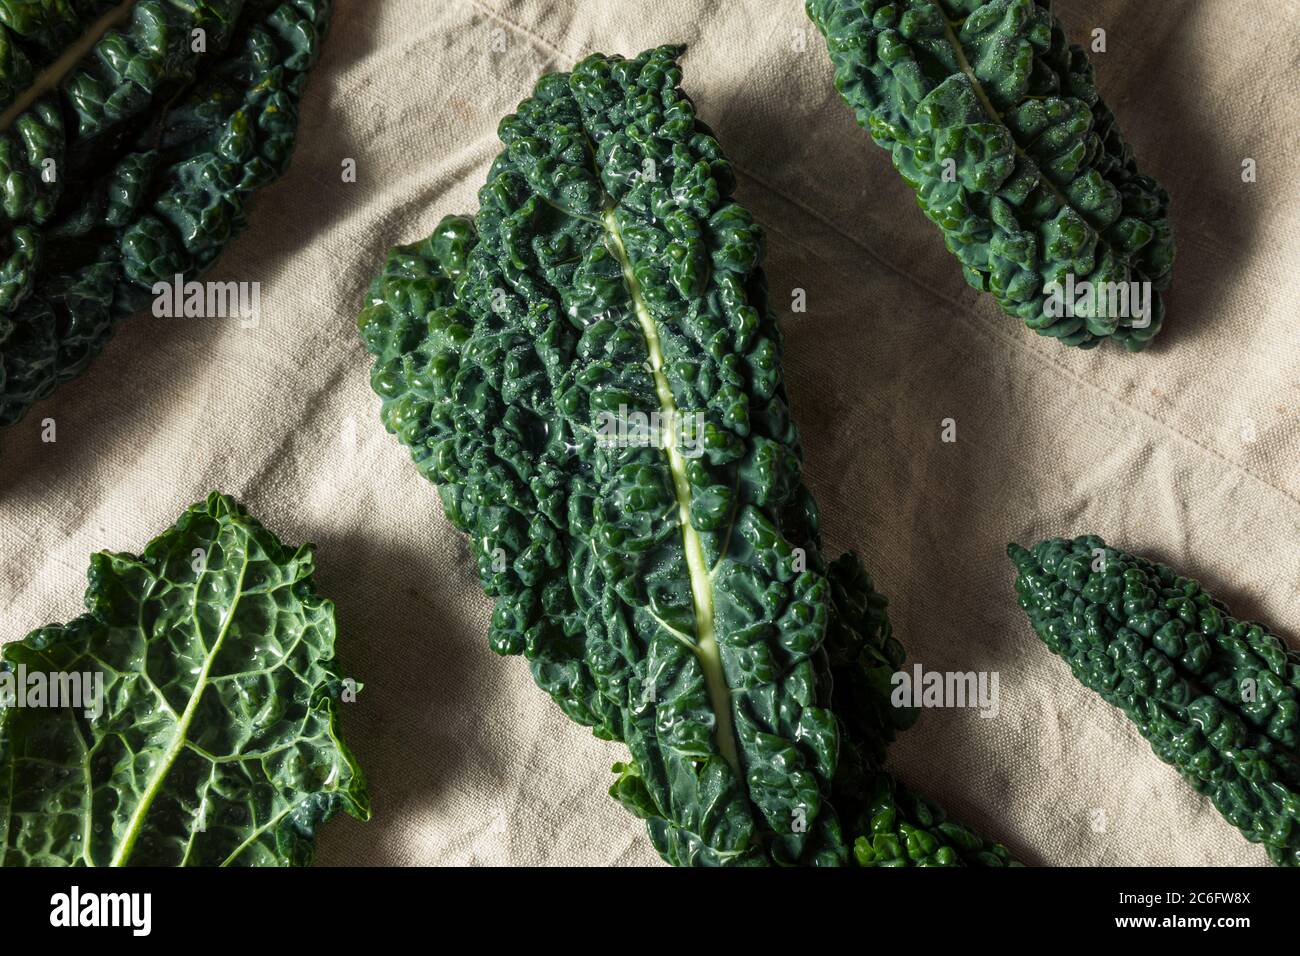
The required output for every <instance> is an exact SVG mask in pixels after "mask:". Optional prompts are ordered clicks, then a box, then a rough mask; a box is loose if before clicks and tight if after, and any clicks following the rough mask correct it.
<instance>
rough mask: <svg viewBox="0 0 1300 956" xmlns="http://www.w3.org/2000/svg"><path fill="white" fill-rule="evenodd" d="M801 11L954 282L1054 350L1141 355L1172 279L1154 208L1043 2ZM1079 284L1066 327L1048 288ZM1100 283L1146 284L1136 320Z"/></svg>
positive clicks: (1149, 184)
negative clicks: (1054, 343)
mask: <svg viewBox="0 0 1300 956" xmlns="http://www.w3.org/2000/svg"><path fill="white" fill-rule="evenodd" d="M807 11H808V16H809V17H810V18H811V19H812V21H813V22H814V23H815V24H816V25H817V28H818V29H819V30H820V31H821V32H822V34H823V35H824V36H825V37H826V45H827V47H828V49H829V51H830V57H831V62H832V63H833V64H834V65H835V86H836V88H837V89H838V90H839V91H840V94H841V95H842V96H843V97H844V100H845V102H847V103H848V104H849V106H851V107H852V108H853V111H854V113H855V115H856V116H857V119H858V122H859V124H861V125H862V126H864V127H865V128H866V129H867V130H868V131H869V132H870V133H871V137H872V139H874V140H875V142H876V143H877V144H878V145H880V146H883V147H884V148H886V149H888V150H889V151H890V155H891V156H892V157H893V162H894V168H895V169H897V170H898V172H899V173H900V174H901V175H902V176H903V178H904V179H905V180H906V181H907V184H908V185H909V186H911V187H912V188H913V189H914V190H916V198H917V202H918V203H919V204H920V206H921V209H922V210H924V212H925V214H926V216H928V217H929V218H930V219H931V220H932V221H933V222H934V223H935V224H936V225H937V226H938V227H939V228H940V229H941V230H942V231H943V235H944V241H945V243H946V244H947V246H948V249H949V251H950V252H952V253H953V255H955V256H956V257H957V258H958V260H959V261H960V262H961V264H962V268H963V272H964V274H965V276H966V280H967V282H969V283H970V284H971V285H972V286H974V287H975V288H976V289H979V290H981V291H984V292H989V293H992V295H993V296H994V297H995V298H996V299H997V301H998V303H999V304H1000V305H1001V306H1002V308H1003V309H1004V310H1005V311H1006V312H1007V313H1009V314H1010V315H1014V316H1017V317H1019V318H1021V319H1023V320H1024V323H1025V325H1027V326H1028V327H1029V328H1031V329H1033V330H1034V331H1036V332H1037V333H1038V334H1040V335H1047V336H1052V337H1054V338H1057V339H1060V341H1062V342H1064V343H1065V344H1067V345H1074V346H1079V347H1081V348H1092V347H1094V346H1096V345H1097V344H1099V343H1100V342H1101V341H1102V340H1103V339H1107V338H1109V339H1114V340H1115V341H1117V342H1120V343H1122V344H1123V345H1124V347H1125V348H1127V349H1128V350H1129V351H1134V352H1136V351H1140V350H1141V349H1143V348H1145V347H1146V344H1147V342H1148V341H1150V339H1151V338H1152V336H1154V335H1155V334H1156V333H1157V332H1159V331H1160V327H1161V325H1162V323H1163V321H1164V314H1165V307H1164V302H1163V299H1162V298H1161V296H1160V294H1159V293H1160V292H1161V291H1163V290H1164V289H1166V288H1168V286H1169V281H1170V273H1171V271H1172V268H1173V260H1174V241H1173V230H1172V228H1171V225H1170V222H1169V196H1168V194H1167V193H1166V192H1165V191H1164V189H1162V188H1161V187H1160V185H1159V184H1158V183H1157V182H1156V181H1155V180H1153V179H1151V178H1149V177H1147V176H1143V175H1141V174H1140V173H1138V171H1137V166H1136V164H1135V163H1134V160H1133V154H1132V151H1131V150H1130V149H1129V147H1128V145H1127V143H1125V141H1124V139H1123V137H1122V136H1121V135H1120V131H1119V127H1118V125H1117V124H1116V122H1115V117H1114V115H1113V114H1112V113H1111V111H1110V109H1109V108H1108V107H1107V106H1106V104H1105V103H1104V102H1102V100H1101V97H1100V95H1099V94H1098V92H1097V84H1096V80H1095V78H1094V75H1093V69H1092V65H1091V64H1090V63H1089V62H1088V57H1087V54H1086V53H1085V52H1084V51H1083V50H1082V49H1081V48H1080V47H1078V46H1074V45H1071V44H1069V43H1068V42H1067V41H1066V38H1065V33H1064V31H1063V30H1062V28H1061V24H1060V22H1059V21H1058V20H1057V19H1056V17H1054V16H1053V15H1052V13H1051V10H1050V3H1049V0H989V2H982V0H807ZM1071 276H1072V277H1073V280H1074V285H1073V286H1071V285H1069V284H1068V279H1069V277H1071ZM1084 282H1088V283H1091V284H1092V289H1093V292H1092V293H1091V294H1086V295H1081V296H1080V297H1079V298H1078V299H1077V300H1073V299H1072V304H1073V306H1074V307H1075V308H1074V314H1073V315H1070V314H1062V313H1063V312H1064V310H1063V309H1060V308H1056V307H1054V305H1053V304H1052V303H1050V302H1049V299H1050V298H1051V296H1050V292H1051V284H1053V283H1056V284H1058V285H1059V287H1060V288H1061V289H1062V290H1064V291H1066V292H1068V291H1069V290H1071V289H1076V290H1077V289H1080V288H1081V284H1082V283H1084ZM1103 282H1104V283H1129V282H1139V283H1141V282H1149V283H1150V284H1151V285H1150V287H1149V288H1150V290H1151V301H1150V311H1149V314H1147V315H1145V316H1139V315H1136V314H1134V313H1135V312H1136V311H1137V310H1135V309H1134V307H1133V306H1132V304H1130V305H1129V307H1128V308H1127V309H1126V308H1124V307H1123V306H1122V304H1121V300H1118V299H1116V300H1114V301H1112V300H1111V299H1110V298H1108V297H1107V296H1104V295H1099V294H1097V293H1098V292H1099V291H1102V290H1104V287H1102V289H1101V290H1099V289H1098V284H1100V283H1103ZM1085 291H1086V289H1085ZM1117 305H1118V306H1120V307H1118V308H1117V307H1116V306H1117ZM1125 313H1127V314H1125Z"/></svg>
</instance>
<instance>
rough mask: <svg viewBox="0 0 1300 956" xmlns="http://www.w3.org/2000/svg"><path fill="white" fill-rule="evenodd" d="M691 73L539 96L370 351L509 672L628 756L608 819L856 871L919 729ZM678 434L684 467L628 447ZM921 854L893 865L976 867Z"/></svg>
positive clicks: (672, 449)
mask: <svg viewBox="0 0 1300 956" xmlns="http://www.w3.org/2000/svg"><path fill="white" fill-rule="evenodd" d="M679 53H680V50H679V49H678V48H676V47H660V48H658V49H654V50H650V51H647V52H646V53H643V54H642V55H641V56H638V57H636V58H635V59H630V60H627V59H623V58H622V57H607V56H602V55H593V56H591V57H588V58H587V59H585V60H583V61H582V62H581V63H579V64H578V65H577V66H576V67H575V68H574V70H573V72H572V73H559V74H552V75H549V76H545V77H543V78H542V79H541V80H540V81H539V82H538V84H537V86H536V88H535V90H534V92H533V95H532V97H531V98H529V99H527V100H525V101H524V102H522V103H521V104H520V105H519V107H518V109H517V110H516V112H515V113H514V114H512V115H510V116H507V117H506V118H505V119H504V120H502V122H501V124H500V130H499V131H500V136H501V139H502V142H503V143H504V144H505V150H504V151H503V152H502V153H501V155H500V156H499V157H498V158H497V160H496V162H495V163H494V165H493V167H492V170H491V172H490V174H489V178H488V183H487V185H486V186H484V187H483V189H482V190H480V192H479V203H480V211H479V213H478V215H477V217H475V219H474V220H473V221H471V220H469V219H466V218H461V217H448V218H447V219H445V220H443V222H442V223H441V224H440V225H439V227H438V229H437V230H436V231H435V233H434V234H433V235H432V236H431V237H430V238H429V239H428V240H426V241H424V242H422V243H417V244H415V245H412V246H405V247H400V248H397V249H394V250H393V251H392V252H391V253H390V255H389V258H388V262H387V264H386V266H385V269H384V273H383V275H381V276H380V277H379V278H378V279H376V280H375V282H374V284H373V285H372V287H371V292H370V298H369V305H368V306H367V308H366V309H365V311H364V312H363V314H362V315H361V317H360V320H359V324H360V329H361V334H362V336H363V338H364V339H365V342H366V344H367V347H368V348H369V349H370V350H371V351H372V352H373V353H374V354H375V356H376V362H375V366H374V369H373V372H372V376H371V381H372V384H373V386H374V388H375V390H376V392H378V393H379V395H380V396H381V398H382V399H383V411H382V415H383V420H384V422H385V424H386V426H387V427H388V428H389V429H390V430H391V431H393V432H395V433H396V434H397V435H398V436H399V437H400V438H401V440H402V441H403V442H404V443H405V444H406V445H407V446H408V447H409V449H410V451H411V455H412V457H413V458H414V460H415V462H416V464H417V466H418V467H419V469H420V470H421V472H422V473H423V474H424V475H425V476H426V477H427V478H429V479H430V480H431V481H433V482H435V483H436V484H437V485H438V487H439V492H440V494H441V497H442V501H443V504H444V507H445V510H446V512H447V515H448V516H449V518H450V519H451V521H452V522H453V523H454V524H455V525H456V526H457V527H458V528H460V529H461V530H462V531H464V532H466V533H467V534H468V535H469V540H470V544H471V547H472V549H473V552H474V555H475V558H476V560H477V564H478V571H479V575H480V578H481V580H482V582H483V586H484V589H485V590H486V591H487V593H488V594H490V595H492V596H493V597H494V598H495V601H496V607H495V610H494V613H493V615H492V623H491V626H490V630H489V635H488V638H489V641H490V643H491V646H492V647H493V648H494V649H495V650H496V651H497V652H499V653H502V654H522V655H523V656H524V657H526V658H527V659H528V661H529V663H530V665H531V667H532V673H533V677H534V679H535V680H536V682H537V683H538V684H539V685H540V686H541V687H542V688H543V689H545V690H546V691H547V692H548V693H549V694H550V695H551V696H552V698H553V699H554V700H555V701H556V703H557V704H558V705H559V706H560V707H561V708H562V709H563V710H564V712H565V713H566V714H567V715H568V716H569V717H571V718H572V719H573V720H576V721H578V722H580V723H583V724H586V725H588V726H591V727H592V728H593V730H594V732H595V733H596V734H597V735H598V736H600V737H604V738H607V739H612V740H621V741H623V742H625V743H626V744H627V746H628V748H629V750H630V751H631V760H630V761H629V762H628V763H625V764H620V765H619V767H618V768H616V769H617V770H618V771H619V774H620V775H619V778H618V780H617V781H616V782H615V784H614V787H613V789H612V791H611V792H612V793H613V795H614V796H615V797H616V798H618V799H619V800H620V801H621V802H622V803H623V804H624V805H625V806H626V807H628V809H630V810H631V811H632V812H634V813H636V814H637V815H638V816H641V817H643V818H644V819H645V820H646V823H647V826H648V828H649V832H650V836H651V839H652V841H653V843H654V845H655V847H656V848H657V849H658V850H659V852H660V853H661V854H662V855H663V857H664V858H665V859H667V860H668V861H670V862H672V863H677V864H724V863H731V864H743V863H767V862H773V863H781V864H838V863H846V862H849V861H850V860H851V859H852V858H853V857H854V849H855V848H854V840H853V836H852V834H851V833H850V834H849V835H847V836H846V834H845V824H846V823H847V824H848V825H849V826H850V827H853V828H854V831H853V832H858V830H857V828H859V827H866V825H867V822H866V821H865V820H864V814H865V813H866V805H867V804H868V803H869V802H871V801H872V800H875V799H877V797H879V798H880V799H884V800H885V801H886V802H890V801H891V800H892V796H891V793H892V791H890V792H889V793H884V794H883V795H882V794H881V793H878V792H877V791H876V790H875V789H873V787H872V786H871V782H872V781H873V780H875V779H877V778H875V777H874V776H873V775H874V774H876V773H877V772H878V770H879V767H878V763H879V760H880V759H881V758H883V752H884V744H885V742H887V741H888V740H889V739H890V737H891V736H892V734H893V731H894V729H895V728H896V727H897V726H900V725H904V724H905V723H906V722H907V719H908V716H909V715H907V714H904V713H902V712H900V711H898V710H895V709H893V708H891V707H890V706H889V704H888V683H889V682H888V676H887V675H888V673H890V671H891V670H892V669H893V668H894V667H896V666H897V665H898V663H899V662H900V661H901V657H902V649H901V647H899V646H898V643H897V642H896V641H894V640H893V639H892V638H891V637H890V634H889V629H888V626H887V622H885V621H884V620H883V599H879V598H878V596H875V595H874V594H873V592H872V591H871V588H870V582H869V580H868V579H867V578H866V576H865V575H864V574H862V573H861V570H860V568H859V567H858V564H857V561H856V559H855V558H852V557H848V558H844V559H841V561H840V562H836V564H835V565H834V566H830V567H828V566H827V564H826V562H825V560H824V559H823V557H822V554H821V544H820V540H819V533H818V521H817V511H816V505H815V503H814V502H813V499H812V497H811V495H810V494H809V492H808V490H807V489H806V488H805V487H804V485H803V483H802V481H801V476H800V470H801V466H800V449H799V440H798V433H797V430H796V428H795V426H794V424H793V422H792V421H791V418H790V413H789V409H788V407H787V401H786V395H785V388H784V384H783V382H782V376H781V337H780V332H779V330H778V328H777V323H776V317H775V315H774V314H773V313H772V310H771V309H770V308H769V307H768V302H767V291H766V286H765V282H764V278H763V272H762V269H761V268H760V263H761V260H762V256H763V236H762V233H761V231H760V229H759V227H758V226H757V225H756V224H755V222H754V221H753V219H752V217H751V216H750V214H749V213H748V212H747V211H746V210H745V209H744V208H743V207H742V206H740V205H739V204H738V203H736V202H735V201H734V200H733V199H732V198H731V193H732V189H733V188H734V185H735V181H734V177H733V174H732V171H731V167H730V165H729V164H728V162H727V160H726V158H725V157H724V156H723V154H722V150H721V148H720V147H719V145H718V142H717V140H716V139H715V138H714V137H713V135H712V134H711V132H710V131H709V129H708V127H707V126H705V125H704V124H703V123H701V122H699V121H698V120H697V119H696V117H695V109H694V106H693V105H692V103H691V101H690V99H689V98H688V97H687V96H686V95H685V94H684V93H683V92H682V90H681V89H680V88H679V86H678V84H679V81H680V79H681V71H680V69H679V67H678V65H677V57H678V55H679ZM656 419H657V420H658V421H659V422H660V424H661V429H662V432H663V434H665V435H666V436H668V440H667V441H664V442H661V441H656V440H654V437H653V436H648V437H649V440H645V441H638V440H630V439H631V436H630V429H631V427H632V426H633V425H634V424H637V423H649V422H653V421H654V420H656ZM683 423H685V426H683ZM618 425H624V426H627V428H628V431H625V432H624V434H623V435H622V436H621V438H620V435H619V434H618V431H619V429H618V428H617V427H610V426H618ZM697 451H698V454H696V452H697ZM836 668H842V669H843V670H844V671H845V677H844V679H843V680H840V679H839V678H834V677H833V673H834V671H835V670H836ZM882 675H883V679H882ZM837 701H843V702H844V703H845V704H846V705H849V704H852V705H853V708H854V710H853V713H852V714H840V713H838V712H837V707H836V702H837ZM867 819H869V818H867ZM931 819H933V818H931ZM881 820H882V826H884V818H883V817H882V818H881ZM901 825H910V823H909V822H908V818H906V817H905V815H904V814H901V813H900V814H899V820H898V821H897V823H895V821H890V822H889V826H890V827H895V828H897V826H901ZM975 842H976V843H979V842H980V841H975ZM905 843H907V840H906V839H904V840H902V841H901V842H900V841H895V843H894V844H891V845H887V844H888V841H886V840H883V839H882V842H881V850H880V853H879V854H874V855H870V854H869V856H870V861H871V862H874V861H876V860H877V859H882V860H883V859H886V858H888V859H890V860H893V861H897V860H899V859H903V860H907V859H910V860H912V861H914V862H920V861H922V860H929V861H936V862H956V861H957V860H958V859H961V858H963V857H961V854H959V853H958V852H957V851H955V850H953V851H951V852H950V853H949V854H948V855H945V854H944V853H943V852H942V851H943V849H944V848H945V847H950V845H951V844H950V841H949V840H948V839H946V838H944V837H942V836H939V837H936V838H934V840H933V842H930V841H928V840H927V839H920V838H916V839H913V840H912V841H911V844H910V846H908V850H907V852H908V853H910V856H909V855H907V854H906V853H904V851H903V849H902V847H903V845H904V844H905ZM980 847H981V849H982V847H983V845H982V843H980ZM891 850H892V851H897V852H894V853H893V854H892V855H891ZM969 858H970V859H974V856H973V855H971V856H970V857H969ZM858 859H859V860H860V861H862V862H867V860H864V859H863V857H862V855H861V854H858Z"/></svg>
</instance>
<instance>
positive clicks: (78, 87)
mask: <svg viewBox="0 0 1300 956" xmlns="http://www.w3.org/2000/svg"><path fill="white" fill-rule="evenodd" d="M331 6H332V0H198V2H193V3H188V2H187V3H176V2H172V0H135V2H129V0H128V2H127V3H124V4H120V5H118V4H114V3H107V2H102V0H77V2H70V0H0V184H2V186H0V425H8V424H12V423H14V422H16V421H18V419H20V418H21V417H22V416H23V414H24V413H25V412H26V411H27V409H28V408H29V407H30V406H31V405H32V404H33V403H34V402H36V401H37V400H39V399H41V398H43V397H45V396H46V395H48V394H49V393H50V391H51V390H53V389H54V388H55V386H57V385H58V384H60V383H62V382H65V381H67V380H69V379H71V378H73V377H75V376H77V375H79V374H80V373H81V372H82V371H83V370H84V369H85V368H86V366H87V364H88V363H89V362H90V360H91V359H92V358H93V357H94V356H95V355H97V354H98V353H99V352H100V350H101V349H102V348H103V347H104V345H105V343H106V342H107V341H108V339H109V337H110V336H111V334H112V332H113V330H114V328H115V327H116V325H117V323H118V322H119V321H120V320H121V319H122V318H124V317H125V316H127V315H129V314H131V313H132V312H135V311H138V310H140V309H142V308H145V307H146V306H147V305H148V304H149V302H150V299H151V295H152V290H153V286H154V284H155V283H157V282H162V281H166V282H171V281H172V280H173V278H174V277H175V276H176V275H177V274H180V275H183V276H184V277H185V278H187V279H189V278H193V277H195V276H196V275H198V274H199V273H200V272H202V271H203V270H204V269H206V268H207V266H208V265H210V264H211V263H212V261H213V260H214V259H215V258H216V256H217V254H218V253H219V252H220V251H221V249H222V248H223V247H224V246H225V245H226V243H227V242H229V241H230V239H231V237H232V236H233V235H235V234H236V233H237V232H238V231H239V230H240V229H241V228H242V227H243V225H244V222H245V218H246V206H247V203H248V200H249V197H250V196H251V195H252V194H253V193H254V192H255V191H256V190H258V189H260V188H261V187H262V186H265V185H267V184H268V183H270V182H272V181H273V180H274V179H275V178H276V177H278V176H279V175H280V173H282V172H283V171H284V169H285V167H286V166H287V165H288V162H289V156H290V154H291V152H292V149H293V142H294V136H295V133H296V130H297V117H298V113H297V109H298V101H299V99H300V97H301V94H302V89H303V84H304V81H305V79H306V72H307V70H308V69H309V68H310V67H311V65H312V64H313V63H314V62H315V60H316V58H317V55H318V52H319V48H320V42H321V39H322V37H323V35H324V31H325V28H326V26H327V24H328V21H329V15H330V10H331ZM106 12H107V14H108V17H107V18H106V19H101V14H105V13H106ZM113 14H116V17H115V18H114V17H113ZM96 30H100V31H102V33H101V34H98V35H97V34H96ZM83 38H84V39H85V40H86V41H87V42H88V41H90V40H94V41H95V42H94V43H93V46H92V47H90V48H89V49H88V50H85V51H82V50H80V49H79V48H78V46H77V44H78V43H79V42H81V40H82V39H83ZM79 52H84V53H85V55H84V56H81V57H80V58H77V57H76V54H77V53H79ZM69 58H71V59H72V60H73V61H74V62H71V63H66V62H64V60H66V59H69ZM50 71H53V74H51V72H50ZM51 75H54V78H55V79H57V83H55V84H54V85H52V86H51V85H49V84H48V83H46V82H44V81H45V79H46V78H47V77H49V76H51Z"/></svg>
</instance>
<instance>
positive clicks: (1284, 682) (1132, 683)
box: [1007, 536, 1300, 866]
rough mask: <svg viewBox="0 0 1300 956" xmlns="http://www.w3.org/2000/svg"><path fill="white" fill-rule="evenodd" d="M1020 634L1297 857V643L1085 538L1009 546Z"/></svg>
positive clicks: (1269, 845) (1156, 567)
mask: <svg viewBox="0 0 1300 956" xmlns="http://www.w3.org/2000/svg"><path fill="white" fill-rule="evenodd" d="M1007 553H1008V554H1009V555H1010V556H1011V559H1012V561H1014V562H1015V565H1016V569H1017V572H1018V577H1017V578H1016V592H1017V593H1018V594H1019V596H1020V606H1021V607H1022V608H1024V610H1025V613H1026V614H1027V615H1029V621H1030V623H1031V624H1032V625H1033V628H1034V631H1035V632H1037V634H1038V636H1039V637H1040V638H1041V639H1042V640H1043V643H1045V644H1046V645H1047V646H1048V648H1049V649H1050V650H1051V651H1052V652H1053V653H1054V654H1057V655H1058V656H1060V657H1062V658H1063V659H1064V660H1065V661H1066V662H1067V663H1068V664H1069V665H1070V670H1071V671H1073V672H1074V676H1075V677H1076V678H1078V679H1079V681H1080V682H1082V683H1083V684H1084V685H1086V686H1087V687H1090V688H1091V689H1092V690H1094V691H1096V692H1097V693H1098V694H1100V695H1101V697H1102V698H1103V699H1104V700H1106V701H1107V702H1108V703H1111V704H1114V705H1115V706H1116V707H1118V708H1120V709H1121V710H1123V711H1124V713H1125V714H1127V715H1128V717H1129V719H1130V720H1132V721H1133V723H1134V724H1136V725H1137V728H1138V730H1139V731H1140V732H1141V733H1142V736H1143V737H1145V738H1146V739H1147V740H1148V741H1149V742H1150V744H1151V749H1153V750H1154V751H1155V752H1156V756H1158V757H1159V758H1160V759H1161V760H1163V761H1165V762H1166V763H1169V764H1173V765H1174V766H1175V767H1177V768H1178V770H1179V772H1181V773H1182V775H1183V777H1184V778H1186V779H1187V781H1188V782H1189V783H1191V785H1192V786H1193V787H1195V788H1196V789H1197V790H1198V791H1200V792H1201V793H1203V794H1205V795H1206V796H1208V797H1209V798H1210V800H1211V801H1212V802H1213V803H1214V806H1215V807H1216V808H1217V809H1218V810H1219V812H1220V813H1222V814H1223V816H1224V818H1225V819H1226V820H1227V821H1228V822H1229V823H1231V824H1232V825H1233V826H1235V827H1237V828H1238V829H1239V830H1241V832H1242V834H1243V835H1244V836H1245V837H1246V839H1247V840H1250V841H1251V842H1252V843H1262V844H1263V845H1264V846H1265V848H1266V849H1267V850H1268V855H1269V858H1270V859H1272V860H1273V862H1275V863H1277V864H1279V865H1283V866H1297V865H1300V654H1297V653H1296V652H1295V651H1292V650H1288V649H1287V647H1286V646H1285V645H1284V644H1283V643H1282V642H1281V641H1280V640H1278V639H1277V638H1276V637H1274V636H1273V635H1272V634H1270V633H1269V632H1268V630H1267V629H1266V628H1265V627H1264V626H1263V625H1261V624H1256V623H1253V622H1250V621H1240V620H1238V619H1237V618H1235V617H1233V616H1232V614H1231V613H1230V612H1229V611H1228V609H1227V607H1225V606H1224V605H1223V603H1222V602H1220V601H1217V600H1215V599H1214V598H1213V597H1211V596H1210V595H1209V594H1207V593H1206V592H1205V591H1204V590H1203V589H1202V588H1201V586H1200V585H1199V584H1197V583H1196V582H1195V581H1193V580H1191V579H1189V578H1184V577H1180V576H1179V575H1177V574H1175V573H1174V572H1173V571H1172V570H1171V569H1170V568H1168V567H1166V566H1165V565H1163V564H1155V563H1152V562H1150V561H1146V560H1144V559H1142V558H1139V557H1134V556H1133V555H1130V554H1125V553H1124V552H1123V551H1119V550H1117V549H1114V548H1108V547H1106V542H1104V541H1103V540H1102V539H1101V538H1098V537H1095V536H1084V537H1079V538H1075V539H1074V540H1072V541H1071V540H1066V539H1064V538H1054V539H1051V540H1048V541H1044V542H1042V543H1041V544H1038V545H1036V546H1035V547H1034V548H1033V550H1032V551H1029V550H1026V549H1024V548H1022V547H1020V546H1019V545H1015V544H1012V545H1010V546H1009V547H1008V549H1007Z"/></svg>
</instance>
